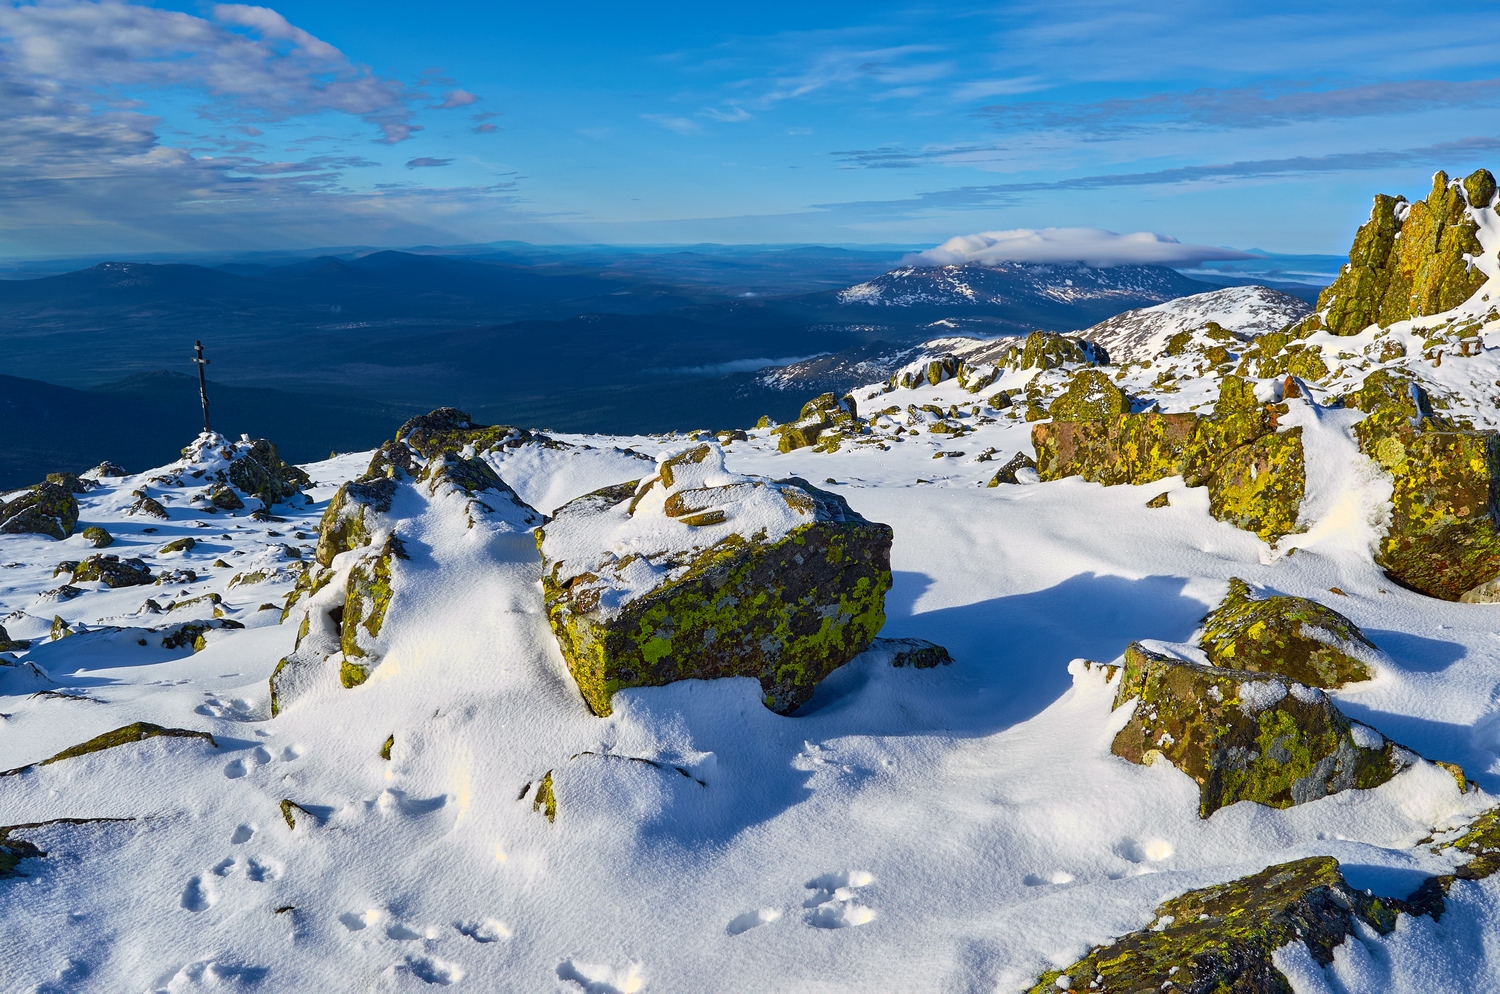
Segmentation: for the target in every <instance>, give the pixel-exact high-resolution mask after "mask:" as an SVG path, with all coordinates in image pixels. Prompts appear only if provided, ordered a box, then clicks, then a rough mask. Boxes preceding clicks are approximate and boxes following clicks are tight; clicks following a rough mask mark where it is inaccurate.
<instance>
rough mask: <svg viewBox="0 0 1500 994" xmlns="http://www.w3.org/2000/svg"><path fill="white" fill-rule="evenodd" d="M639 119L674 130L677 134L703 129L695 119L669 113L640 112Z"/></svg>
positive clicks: (687, 133) (688, 133)
mask: <svg viewBox="0 0 1500 994" xmlns="http://www.w3.org/2000/svg"><path fill="white" fill-rule="evenodd" d="M641 119H642V120H646V121H650V122H651V123H652V124H657V125H660V126H661V127H663V128H666V129H667V130H668V131H675V132H677V133H678V134H679V135H690V134H692V133H693V132H695V131H701V130H703V126H702V125H701V124H699V123H698V122H697V121H693V120H689V119H688V118H685V117H673V116H672V115H671V114H642V115H641Z"/></svg>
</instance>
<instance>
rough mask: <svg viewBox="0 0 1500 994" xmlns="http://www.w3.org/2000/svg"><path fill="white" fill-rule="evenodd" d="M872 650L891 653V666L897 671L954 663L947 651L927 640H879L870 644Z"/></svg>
mask: <svg viewBox="0 0 1500 994" xmlns="http://www.w3.org/2000/svg"><path fill="white" fill-rule="evenodd" d="M870 648H871V649H882V650H885V651H886V652H889V653H890V654H891V665H892V666H894V667H896V668H897V669H901V668H902V667H906V666H910V667H911V668H912V669H914V670H927V669H932V668H933V667H935V666H948V665H950V664H951V663H952V662H953V657H952V656H951V655H950V654H949V653H948V650H947V649H945V648H943V647H942V646H940V645H938V644H937V643H936V642H929V641H927V640H926V639H913V638H905V639H888V638H878V639H875V640H874V641H873V642H872V643H871V644H870Z"/></svg>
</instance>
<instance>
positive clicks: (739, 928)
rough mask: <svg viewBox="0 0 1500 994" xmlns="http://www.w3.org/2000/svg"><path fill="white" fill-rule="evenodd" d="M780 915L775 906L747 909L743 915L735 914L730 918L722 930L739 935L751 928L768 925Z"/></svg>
mask: <svg viewBox="0 0 1500 994" xmlns="http://www.w3.org/2000/svg"><path fill="white" fill-rule="evenodd" d="M780 917H781V912H780V911H778V910H777V909H775V908H761V909H759V910H757V911H747V912H745V913H744V914H743V915H736V916H735V917H734V918H732V919H731V920H730V922H729V924H728V925H727V926H726V927H725V929H724V931H726V932H728V933H729V934H730V935H740V934H741V933H744V932H748V931H750V930H751V929H752V928H759V927H760V926H762V925H769V924H771V922H773V921H775V920H776V919H778V918H780Z"/></svg>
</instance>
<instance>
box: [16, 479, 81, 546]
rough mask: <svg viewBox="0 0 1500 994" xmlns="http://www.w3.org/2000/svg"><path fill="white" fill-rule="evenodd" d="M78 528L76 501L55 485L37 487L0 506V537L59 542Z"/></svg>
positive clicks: (66, 491)
mask: <svg viewBox="0 0 1500 994" xmlns="http://www.w3.org/2000/svg"><path fill="white" fill-rule="evenodd" d="M77 524H78V499H77V498H76V497H74V496H73V494H72V493H71V492H70V491H69V490H67V489H66V488H64V487H60V486H58V485H57V484H55V483H38V484H37V485H36V486H34V487H32V488H31V489H30V490H27V491H24V492H22V493H21V495H20V496H18V497H15V498H12V499H11V500H9V501H7V502H4V503H0V535H49V536H51V537H52V538H55V539H57V540H58V541H62V540H63V539H65V538H67V537H68V536H69V535H71V534H73V529H74V527H75V526H76V525H77Z"/></svg>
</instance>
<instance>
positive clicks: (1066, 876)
mask: <svg viewBox="0 0 1500 994" xmlns="http://www.w3.org/2000/svg"><path fill="white" fill-rule="evenodd" d="M1074 879H1075V878H1074V876H1073V874H1071V873H1069V872H1068V871H1066V870H1053V871H1052V872H1051V873H1028V874H1026V876H1025V877H1024V878H1023V879H1022V881H1021V882H1022V883H1024V884H1025V885H1026V886H1027V887H1043V886H1046V885H1047V884H1053V885H1061V884H1070V883H1072V882H1073V880H1074Z"/></svg>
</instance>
